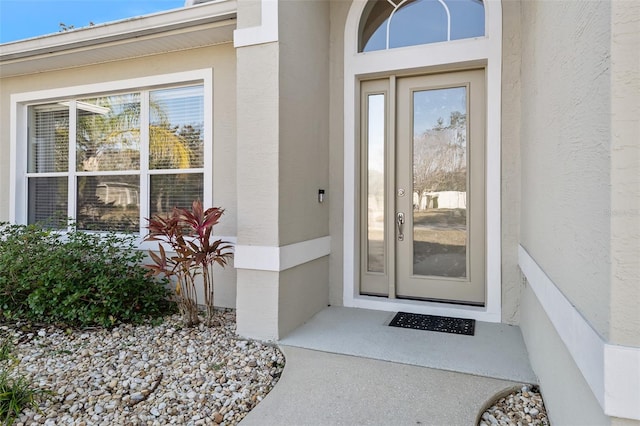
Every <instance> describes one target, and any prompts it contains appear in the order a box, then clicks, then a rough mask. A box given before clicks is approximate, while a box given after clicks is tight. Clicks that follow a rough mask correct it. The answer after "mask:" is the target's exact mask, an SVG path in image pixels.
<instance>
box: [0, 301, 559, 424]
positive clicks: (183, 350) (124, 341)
mask: <svg viewBox="0 0 640 426" xmlns="http://www.w3.org/2000/svg"><path fill="white" fill-rule="evenodd" d="M216 319H217V321H218V322H219V323H220V325H219V326H216V327H205V326H203V325H200V326H197V327H192V328H187V327H183V326H182V323H181V321H180V317H179V316H178V315H174V316H171V317H168V318H166V319H165V320H164V322H163V323H162V324H159V325H155V326H152V325H144V326H132V325H121V326H119V327H116V328H113V329H111V330H106V329H84V330H73V329H66V330H64V329H60V328H56V327H35V326H32V327H26V326H24V325H19V324H18V325H3V326H0V338H4V337H6V336H10V337H11V340H12V341H13V342H14V344H15V347H14V349H13V352H12V355H13V356H14V357H15V359H16V360H15V363H16V364H15V372H16V373H18V374H23V375H25V376H26V377H27V378H28V379H29V380H30V381H31V382H32V383H33V385H34V387H37V388H39V389H44V390H47V391H50V392H51V395H50V396H49V398H48V399H46V400H45V401H44V402H43V403H42V404H41V406H40V412H37V411H33V410H30V409H27V410H25V411H24V412H23V414H22V416H20V417H19V418H18V419H17V421H16V423H14V424H15V425H17V426H31V425H51V426H53V425H87V426H88V425H131V426H133V425H170V424H175V425H214V424H224V425H234V424H237V423H238V422H239V421H240V420H242V419H243V418H244V416H246V414H247V413H248V412H249V411H250V410H251V409H252V408H253V407H254V406H255V405H256V404H258V403H259V402H260V401H261V400H262V399H263V398H264V397H265V396H266V395H267V393H269V391H270V390H271V389H272V388H273V386H274V385H275V384H276V383H277V382H278V379H279V378H280V375H281V374H282V370H283V367H284V363H285V360H284V356H283V354H282V353H281V352H280V351H279V350H278V348H276V347H275V346H272V345H268V344H264V343H261V342H257V341H252V340H245V339H242V338H240V337H238V336H237V335H236V334H235V313H234V312H233V311H219V312H217V313H216ZM490 425H518V426H520V425H549V420H548V418H547V414H546V411H545V407H544V403H543V401H542V397H541V395H540V393H539V392H538V390H537V388H535V387H529V386H524V387H522V388H521V389H520V390H518V391H516V392H513V393H511V394H510V395H507V396H505V397H504V398H500V399H499V400H498V401H497V402H496V404H494V405H493V406H491V407H490V408H489V409H487V410H486V411H485V412H484V413H483V414H482V417H481V420H480V422H479V426H490Z"/></svg>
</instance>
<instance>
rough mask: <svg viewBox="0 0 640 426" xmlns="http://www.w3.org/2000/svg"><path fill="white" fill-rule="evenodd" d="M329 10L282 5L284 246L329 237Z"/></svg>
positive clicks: (324, 4) (312, 4)
mask: <svg viewBox="0 0 640 426" xmlns="http://www.w3.org/2000/svg"><path fill="white" fill-rule="evenodd" d="M328 11H329V4H328V2H325V1H314V2H284V3H283V4H281V5H280V6H279V18H278V19H279V21H280V22H282V23H283V25H281V26H280V35H279V37H280V42H279V45H280V75H279V79H280V83H279V86H280V105H279V106H280V117H279V120H280V152H279V162H280V176H279V186H280V207H279V208H280V213H279V215H280V230H279V233H280V245H287V244H292V243H296V242H300V241H305V240H311V239H314V238H319V237H323V236H326V235H329V200H331V201H333V198H334V197H333V194H332V191H330V188H329V186H328V183H329V37H328V32H329V13H328ZM319 189H324V190H325V191H326V193H325V196H326V201H325V202H324V203H322V204H321V203H319V202H318V190H319Z"/></svg>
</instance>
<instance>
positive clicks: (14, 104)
mask: <svg viewBox="0 0 640 426" xmlns="http://www.w3.org/2000/svg"><path fill="white" fill-rule="evenodd" d="M190 84H193V85H196V84H202V85H203V91H204V93H203V95H204V166H203V172H202V173H203V179H204V182H203V200H202V202H203V203H204V205H211V204H212V202H213V69H211V68H207V69H199V70H192V71H186V72H178V73H172V74H159V75H154V76H148V77H141V78H133V79H126V80H116V81H109V82H102V83H95V84H87V85H79V86H70V87H61V88H55V89H47V90H38V91H33V92H22V93H16V94H13V95H11V101H10V106H11V111H10V117H11V120H10V126H11V128H10V138H11V139H10V148H9V151H10V153H9V155H10V158H11V167H10V183H9V185H10V188H9V195H10V201H9V203H10V204H9V205H10V211H9V220H10V222H11V223H18V224H26V223H27V218H28V196H27V189H28V182H27V175H28V173H27V155H28V153H27V149H28V135H27V133H28V130H27V125H28V108H29V106H32V105H39V104H46V103H52V102H57V101H64V102H67V101H69V99H70V98H77V97H90V96H103V95H109V94H111V93H118V92H120V93H122V92H136V91H139V90H150V91H151V90H156V89H163V88H166V87H171V86H186V85H190ZM147 96H148V92H147ZM143 98H144V96H143ZM141 101H142V102H143V104H144V99H142V98H141ZM147 104H148V102H147ZM74 108H75V101H71V102H70V110H69V111H70V114H69V122H70V123H69V124H70V126H71V125H74V123H75V114H74ZM143 127H144V126H143ZM146 132H148V130H146V129H144V128H143V129H141V135H142V137H143V138H144V134H145V133H146ZM74 136H75V135H71V137H70V139H71V140H70V153H71V151H73V149H72V148H73V147H74V146H75V144H74V143H73V142H74ZM140 149H141V151H140V157H141V164H140V173H143V172H145V174H149V173H146V170H145V164H146V163H147V161H146V160H144V159H145V158H147V156H148V146H147V144H141V147H140ZM71 156H73V154H70V161H71ZM74 164H75V161H74ZM179 172H180V171H179V170H176V173H179ZM114 173H115V174H118V172H114ZM112 174H113V173H112ZM148 192H149V188H148V182H147V179H142V181H141V186H140V204H141V205H140V208H141V211H145V210H143V208H145V206H147V204H148V200H147V197H148ZM72 197H74V198H75V195H72ZM143 203H144V205H143ZM147 207H148V206H147ZM141 227H143V224H141ZM143 238H144V235H143V233H141V234H140V235H139V236H138V245H139V246H140V247H141V248H147V247H146V246H147V245H149V244H151V243H143V242H142V239H143ZM153 246H155V244H153Z"/></svg>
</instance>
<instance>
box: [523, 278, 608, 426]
mask: <svg viewBox="0 0 640 426" xmlns="http://www.w3.org/2000/svg"><path fill="white" fill-rule="evenodd" d="M520 317H521V321H522V324H523V327H522V335H523V338H524V339H525V341H526V342H527V347H528V349H529V361H530V362H531V367H532V368H533V370H534V371H535V372H536V375H537V376H538V378H539V379H540V383H541V391H542V397H543V398H544V401H545V407H546V409H547V411H548V414H549V417H550V419H551V422H552V424H558V425H584V426H588V425H594V426H595V425H599V426H604V425H608V424H610V419H609V418H608V417H607V416H605V415H604V413H603V412H602V408H600V404H599V403H598V400H597V399H596V398H595V396H594V395H593V393H592V392H591V390H590V388H589V386H588V384H587V383H586V381H585V380H584V378H583V376H582V373H580V370H578V368H577V367H576V364H575V361H574V360H573V358H572V357H571V354H570V353H569V352H568V351H567V349H566V348H565V346H564V344H563V343H562V340H561V339H560V337H559V336H558V334H557V333H556V331H555V329H554V328H553V325H552V324H551V322H550V321H549V319H548V318H547V316H546V314H545V312H544V310H543V308H542V306H540V304H539V303H538V299H536V296H535V294H534V293H533V292H532V291H531V288H530V287H528V286H527V287H526V288H525V290H524V291H523V298H522V306H521V313H520ZM525 324H526V325H527V326H526V327H525V326H524V325H525Z"/></svg>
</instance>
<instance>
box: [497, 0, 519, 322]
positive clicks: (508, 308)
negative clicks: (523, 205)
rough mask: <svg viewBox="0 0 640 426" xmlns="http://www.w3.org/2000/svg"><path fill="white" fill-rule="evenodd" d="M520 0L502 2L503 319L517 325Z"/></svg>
mask: <svg viewBox="0 0 640 426" xmlns="http://www.w3.org/2000/svg"><path fill="white" fill-rule="evenodd" d="M520 43H521V39H520V2H518V1H505V2H503V3H502V129H501V138H502V140H501V150H502V152H501V153H502V165H501V166H502V170H501V172H502V176H501V196H502V208H501V212H502V223H501V225H502V228H501V232H502V235H501V241H502V264H501V266H502V322H506V323H509V324H517V323H518V322H519V319H520V318H519V316H520V297H521V292H522V280H521V278H520V269H519V268H518V244H519V243H520V124H521V116H520V112H521V111H520V71H521V70H520V63H521V56H520Z"/></svg>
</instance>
